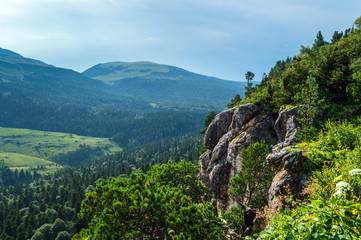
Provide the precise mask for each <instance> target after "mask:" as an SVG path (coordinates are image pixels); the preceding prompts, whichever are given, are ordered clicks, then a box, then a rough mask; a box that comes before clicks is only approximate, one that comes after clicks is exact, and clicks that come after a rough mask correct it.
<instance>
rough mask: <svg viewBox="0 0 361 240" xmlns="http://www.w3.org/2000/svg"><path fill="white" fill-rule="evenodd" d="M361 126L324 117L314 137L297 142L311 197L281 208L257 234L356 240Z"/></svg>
mask: <svg viewBox="0 0 361 240" xmlns="http://www.w3.org/2000/svg"><path fill="white" fill-rule="evenodd" d="M360 143H361V127H360V119H357V120H355V121H354V122H349V121H343V122H331V121H328V122H327V123H326V124H325V126H324V129H323V131H322V132H320V133H319V135H318V137H317V140H316V141H312V142H308V143H301V144H300V146H301V148H303V149H304V151H305V154H306V155H307V157H308V159H309V161H308V163H307V168H308V170H313V173H312V177H311V179H310V180H309V184H308V186H307V189H306V190H305V193H306V194H308V195H309V196H310V197H312V198H311V199H309V201H307V202H305V203H302V204H300V205H299V206H298V207H297V208H296V209H294V210H289V209H285V210H283V211H281V213H280V215H279V216H278V217H277V218H275V219H273V220H272V223H271V227H269V228H268V229H266V230H265V231H264V232H263V233H261V235H260V238H261V239H358V238H360V237H361V231H360V229H361V202H360V200H361V175H360V174H361V170H360V169H359V167H360V166H361V160H360V159H361V158H360V157H361V148H360V147H361V145H360Z"/></svg>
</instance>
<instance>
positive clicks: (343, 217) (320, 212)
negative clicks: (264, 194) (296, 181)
mask: <svg viewBox="0 0 361 240" xmlns="http://www.w3.org/2000/svg"><path fill="white" fill-rule="evenodd" d="M359 237H361V204H359V203H354V202H353V201H349V200H346V199H343V198H331V199H312V200H310V202H309V203H305V204H301V205H300V206H299V207H298V208H297V209H295V210H293V211H291V210H289V209H285V210H283V211H281V213H280V215H279V216H278V217H276V218H274V219H273V221H272V226H271V227H270V228H268V229H267V230H265V231H264V232H262V233H261V234H260V239H290V240H291V239H292V240H293V239H335V240H336V239H358V238H359Z"/></svg>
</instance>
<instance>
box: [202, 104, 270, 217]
mask: <svg viewBox="0 0 361 240" xmlns="http://www.w3.org/2000/svg"><path fill="white" fill-rule="evenodd" d="M264 110H265V109H264V106H262V105H255V104H252V103H250V104H245V105H242V106H240V107H238V108H237V109H229V110H226V111H224V112H222V113H220V114H219V115H217V116H216V117H215V119H214V120H213V122H212V123H211V124H210V125H209V127H208V129H207V131H206V134H205V138H204V144H205V147H206V148H207V149H208V150H207V152H206V153H204V154H203V155H202V156H201V157H200V160H199V164H200V167H201V170H200V172H199V174H198V178H199V179H201V180H202V181H203V182H204V183H205V185H206V186H207V187H208V188H209V189H210V190H211V192H212V193H213V194H214V195H215V198H216V199H217V208H218V210H219V211H220V210H221V209H228V208H229V207H230V206H231V204H232V200H231V198H230V196H229V190H230V180H231V179H232V178H233V177H234V176H235V174H236V173H237V171H239V170H241V166H242V159H241V157H240V153H241V151H242V149H244V148H247V147H248V146H249V145H251V144H252V143H255V142H258V141H261V140H264V141H266V142H271V141H272V140H273V139H275V138H276V135H275V133H274V131H273V121H272V119H271V117H269V116H267V115H265V114H264ZM262 114H263V115H262Z"/></svg>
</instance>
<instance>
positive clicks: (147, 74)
mask: <svg viewBox="0 0 361 240" xmlns="http://www.w3.org/2000/svg"><path fill="white" fill-rule="evenodd" d="M0 86H1V89H2V93H3V94H4V93H5V94H9V93H12V92H14V91H15V92H18V93H22V94H25V95H31V96H38V97H39V98H42V99H44V97H45V98H47V99H48V100H50V101H55V102H72V103H78V104H82V105H83V104H84V105H92V106H115V107H117V108H121V109H126V110H142V111H143V110H147V111H148V110H159V109H152V108H161V109H168V108H173V109H174V108H203V109H207V110H208V109H214V108H223V106H225V104H226V103H227V102H228V101H229V99H231V98H232V97H233V96H234V95H235V94H237V93H240V92H243V91H242V90H243V86H244V83H241V82H234V81H225V80H221V79H218V78H214V77H209V76H204V75H200V74H196V73H192V72H189V71H186V70H184V69H181V68H177V67H173V66H168V65H162V64H156V63H151V62H135V63H125V62H111V63H104V64H98V65H95V66H93V67H91V68H89V69H88V70H86V71H84V72H83V73H79V72H76V71H73V70H70V69H64V68H58V67H55V66H52V65H48V64H46V63H44V62H42V61H39V60H34V59H31V58H25V57H22V56H21V55H20V54H18V53H15V52H12V51H10V50H6V49H0Z"/></svg>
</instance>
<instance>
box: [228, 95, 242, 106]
mask: <svg viewBox="0 0 361 240" xmlns="http://www.w3.org/2000/svg"><path fill="white" fill-rule="evenodd" d="M241 102H242V98H241V96H240V95H239V94H236V96H235V97H234V98H232V99H231V102H230V103H228V104H227V108H233V107H236V106H237V105H239V104H240V103H241Z"/></svg>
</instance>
